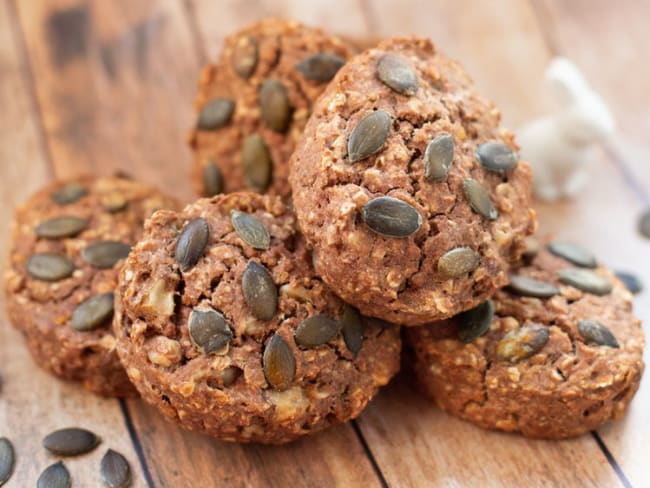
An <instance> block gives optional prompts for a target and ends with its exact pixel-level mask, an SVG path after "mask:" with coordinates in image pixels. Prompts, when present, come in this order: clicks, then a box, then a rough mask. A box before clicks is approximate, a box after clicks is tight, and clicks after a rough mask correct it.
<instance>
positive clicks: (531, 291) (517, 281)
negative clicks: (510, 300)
mask: <svg viewBox="0 0 650 488" xmlns="http://www.w3.org/2000/svg"><path fill="white" fill-rule="evenodd" d="M508 288H509V289H510V291H512V292H513V293H516V294H517V295H521V296H524V297H534V298H550V297H552V296H554V295H557V294H559V293H560V290H558V289H557V288H556V287H554V286H553V285H551V284H550V283H546V282H544V281H539V280H535V279H533V278H529V277H528V276H521V275H510V284H509V285H508Z"/></svg>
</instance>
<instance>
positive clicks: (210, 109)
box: [196, 98, 235, 130]
mask: <svg viewBox="0 0 650 488" xmlns="http://www.w3.org/2000/svg"><path fill="white" fill-rule="evenodd" d="M234 111H235V102H233V101H232V100H230V99H229V98H215V99H214V100H209V101H208V102H206V104H205V105H203V108H202V109H201V112H200V113H199V119H198V120H197V122H196V128H197V129H198V130H216V129H220V128H221V127H224V126H226V125H228V124H229V123H230V119H231V118H232V114H233V113H234Z"/></svg>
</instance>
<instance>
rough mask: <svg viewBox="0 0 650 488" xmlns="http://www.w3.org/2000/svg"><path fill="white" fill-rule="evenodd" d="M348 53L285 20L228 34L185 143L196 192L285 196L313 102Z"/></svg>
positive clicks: (207, 73)
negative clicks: (246, 191)
mask: <svg viewBox="0 0 650 488" xmlns="http://www.w3.org/2000/svg"><path fill="white" fill-rule="evenodd" d="M349 54H350V50H349V48H348V45H347V43H345V42H343V41H342V40H340V39H338V38H336V37H333V36H330V35H328V34H326V33H325V32H323V31H322V30H320V29H313V28H310V27H306V26H303V25H302V24H299V23H297V22H291V21H286V20H275V19H267V20H262V21H259V22H256V23H254V24H251V25H249V26H248V27H245V28H244V29H242V30H240V31H238V32H236V33H234V34H232V35H231V36H229V37H228V38H227V39H226V41H225V45H224V49H223V52H222V54H221V57H220V59H219V61H218V62H217V63H216V64H213V65H208V66H206V67H205V68H204V69H203V72H202V74H201V79H200V82H199V94H198V97H197V100H196V105H197V109H198V118H197V122H196V127H195V129H194V130H193V131H192V133H191V134H190V138H189V142H190V146H191V148H192V151H193V153H194V156H193V157H194V164H193V180H194V183H195V188H196V189H197V191H198V192H199V193H200V194H201V195H203V196H212V195H215V194H217V193H222V192H232V191H237V190H244V189H249V190H253V191H258V192H267V191H268V192H269V193H272V194H277V195H280V196H282V197H288V196H289V193H290V188H289V183H288V181H287V178H288V173H289V169H288V168H289V166H288V162H289V157H290V156H291V153H292V152H293V148H294V146H295V143H296V140H297V138H298V137H300V135H301V134H302V131H303V128H304V126H305V123H306V122H307V118H308V117H309V114H310V111H311V107H312V104H313V102H314V100H315V99H316V98H317V97H318V96H319V95H320V93H321V92H322V91H323V90H324V88H325V86H327V82H328V81H329V80H330V79H331V78H332V77H333V76H334V74H335V73H336V72H337V71H338V69H339V68H340V67H341V66H342V65H343V63H345V60H346V58H347V57H348V56H349Z"/></svg>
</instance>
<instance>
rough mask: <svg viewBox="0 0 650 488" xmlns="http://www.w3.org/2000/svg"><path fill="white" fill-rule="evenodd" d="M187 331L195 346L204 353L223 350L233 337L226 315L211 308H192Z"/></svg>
mask: <svg viewBox="0 0 650 488" xmlns="http://www.w3.org/2000/svg"><path fill="white" fill-rule="evenodd" d="M189 333H190V339H192V342H193V343H194V345H195V346H196V348H197V349H199V350H200V351H201V352H202V353H204V354H210V353H212V352H217V351H221V350H223V348H224V347H226V345H227V344H228V343H229V342H230V341H231V340H232V337H233V335H232V331H231V330H230V327H228V321H227V320H226V317H224V316H223V314H221V313H220V312H217V311H216V310H212V309H210V310H199V309H196V308H195V309H194V310H192V313H191V314H190V320H189Z"/></svg>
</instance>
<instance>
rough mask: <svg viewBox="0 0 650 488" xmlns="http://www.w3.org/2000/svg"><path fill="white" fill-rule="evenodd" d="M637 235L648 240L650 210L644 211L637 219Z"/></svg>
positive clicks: (649, 233) (649, 235)
mask: <svg viewBox="0 0 650 488" xmlns="http://www.w3.org/2000/svg"><path fill="white" fill-rule="evenodd" d="M638 226H639V234H641V235H642V236H643V237H646V238H648V239H650V209H648V210H646V211H645V212H643V214H641V217H639V224H638Z"/></svg>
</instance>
